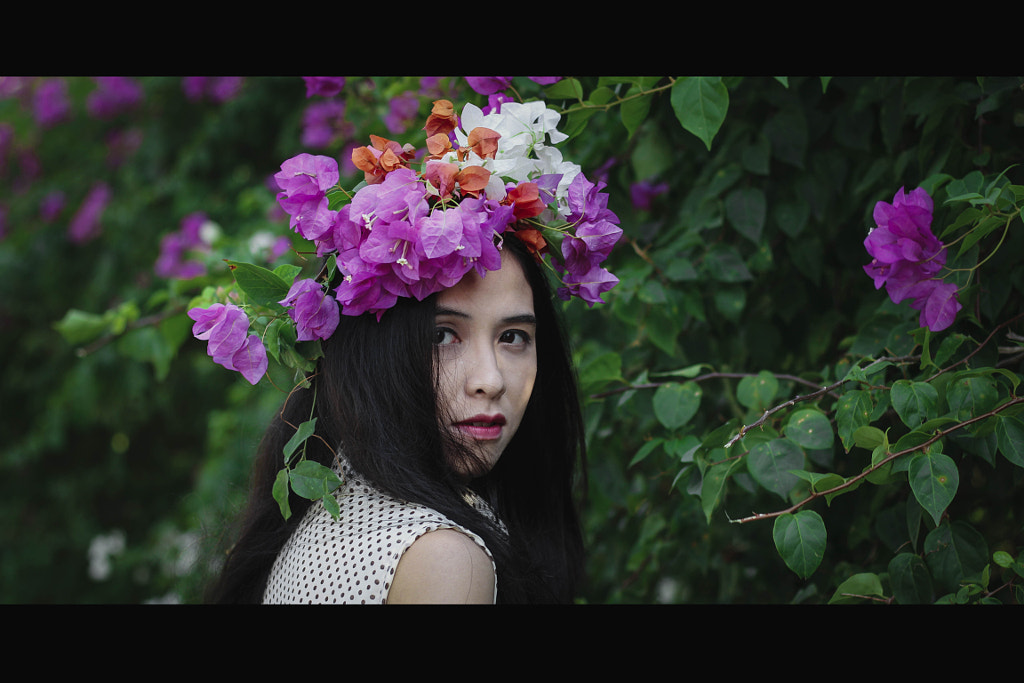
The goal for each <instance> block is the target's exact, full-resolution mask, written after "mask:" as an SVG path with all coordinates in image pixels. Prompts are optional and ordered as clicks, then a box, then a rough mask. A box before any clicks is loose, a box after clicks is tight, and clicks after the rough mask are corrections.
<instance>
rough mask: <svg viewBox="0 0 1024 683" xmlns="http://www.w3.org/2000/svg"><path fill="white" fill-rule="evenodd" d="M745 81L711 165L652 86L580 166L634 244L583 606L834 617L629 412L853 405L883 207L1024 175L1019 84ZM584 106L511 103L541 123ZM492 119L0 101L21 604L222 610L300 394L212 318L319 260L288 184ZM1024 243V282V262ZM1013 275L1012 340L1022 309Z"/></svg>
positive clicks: (197, 97) (21, 93) (599, 412)
mask: <svg viewBox="0 0 1024 683" xmlns="http://www.w3.org/2000/svg"><path fill="white" fill-rule="evenodd" d="M725 80H726V82H727V84H728V91H729V113H728V116H727V117H726V118H725V123H724V124H723V125H722V128H721V130H720V131H719V132H718V135H717V137H715V140H714V144H713V145H710V148H709V145H707V144H705V142H704V141H703V140H702V139H700V138H699V137H698V136H697V135H696V134H694V133H692V132H690V131H687V130H684V129H683V128H682V127H681V126H680V125H679V120H678V113H677V111H676V109H675V108H674V107H673V106H672V102H671V101H670V95H669V91H668V90H667V89H659V88H660V86H663V85H664V83H665V81H663V80H659V79H658V78H651V79H649V80H648V82H646V83H644V84H640V85H637V86H636V87H640V88H646V90H643V91H642V92H644V93H645V96H644V97H642V98H638V100H637V102H642V105H640V106H641V107H642V110H640V111H637V110H635V108H634V109H631V110H627V109H626V108H625V107H618V108H611V109H608V110H603V109H599V108H595V109H594V111H593V112H592V114H593V115H592V116H591V117H590V118H589V119H588V120H587V121H586V130H585V132H584V133H583V134H581V135H579V136H578V137H574V138H572V139H571V140H570V141H569V142H568V143H566V145H565V148H566V157H567V158H568V159H571V160H573V161H576V162H577V163H579V164H580V165H581V166H582V167H583V169H584V171H585V172H586V174H587V176H588V177H589V178H592V179H598V178H599V179H603V180H604V181H605V182H607V183H608V186H609V191H610V193H611V197H612V198H611V200H610V208H611V209H612V210H613V211H615V212H616V213H617V214H618V215H619V217H620V221H621V225H622V227H623V228H624V230H625V232H626V236H625V238H624V240H623V243H622V244H620V246H619V247H618V249H617V253H616V254H615V255H614V256H613V259H612V261H611V268H612V270H613V272H615V273H616V274H617V275H618V276H619V277H620V279H621V281H622V282H621V284H620V286H619V287H618V288H616V289H615V290H613V291H612V292H611V293H610V294H609V295H608V296H607V297H606V300H607V301H608V302H609V303H608V304H606V305H603V306H597V307H595V308H593V309H587V308H585V307H582V306H580V305H579V304H576V305H574V306H570V307H567V308H566V316H567V317H568V318H569V322H570V325H569V327H570V330H571V332H572V335H573V337H574V344H575V348H576V351H577V358H578V360H579V363H580V368H581V380H582V382H583V384H584V390H585V393H586V395H587V396H593V397H594V398H593V399H591V400H588V406H587V415H588V429H589V431H588V434H589V436H590V443H591V446H590V449H591V454H590V457H591V466H592V474H591V480H590V495H589V497H588V502H587V507H586V513H585V516H586V523H587V533H588V538H589V540H590V547H591V561H590V573H591V581H590V584H589V585H588V587H587V594H586V595H584V596H582V598H581V599H582V600H583V601H585V602H591V603H609V602H637V603H639V602H645V603H646V602H786V601H790V600H793V599H794V596H797V595H798V594H800V593H801V592H803V594H804V595H813V594H814V593H815V589H814V587H813V585H812V584H813V582H804V581H798V580H797V579H796V577H795V576H794V575H793V574H792V573H791V572H789V571H788V570H787V569H786V567H785V566H784V565H783V564H782V562H781V561H780V560H779V558H778V556H777V554H776V553H775V549H774V548H773V547H772V544H771V540H770V530H769V529H768V528H765V527H757V526H756V525H747V526H737V525H730V524H729V523H728V521H727V520H725V519H716V520H715V521H713V522H712V523H711V524H709V523H708V522H707V521H706V520H705V512H704V511H703V509H702V508H701V506H700V502H699V500H698V499H697V498H696V497H694V496H689V495H686V492H685V491H680V490H679V489H678V488H677V487H676V485H675V484H676V482H675V481H674V477H675V474H676V470H675V469H674V465H673V463H677V462H678V454H673V452H672V450H671V449H670V448H668V447H667V446H666V448H665V449H664V450H659V452H658V455H657V456H652V457H650V458H648V459H645V460H644V461H643V462H642V463H640V464H639V465H631V462H632V461H633V458H634V456H635V455H636V453H637V452H638V450H639V449H640V448H641V447H642V446H643V445H644V443H645V434H648V433H649V432H650V430H651V426H652V424H657V421H656V420H655V418H654V408H653V407H652V404H651V395H650V392H647V393H645V392H644V391H643V390H639V391H633V392H626V391H623V390H624V389H625V382H626V381H629V382H633V383H635V384H637V385H643V384H644V382H645V381H647V380H648V379H649V378H650V377H651V376H653V375H654V374H656V373H658V372H663V373H664V372H672V371H675V370H678V369H680V368H686V367H689V366H692V365H694V364H707V367H708V368H712V367H713V368H715V369H716V370H718V371H721V372H722V373H727V372H735V373H756V372H758V371H760V370H764V369H768V370H771V371H773V372H777V373H790V374H792V375H793V376H797V375H799V374H800V373H806V375H805V376H806V377H808V378H809V379H815V376H816V375H826V376H827V375H830V374H831V371H829V370H823V368H829V367H831V366H833V365H834V364H836V363H840V362H841V361H842V359H843V357H844V354H845V353H847V352H848V351H849V349H850V346H851V340H853V339H858V338H859V339H860V341H861V343H862V344H863V343H865V339H864V337H863V336H861V337H858V334H861V335H863V333H864V332H865V330H866V329H867V325H868V321H869V320H871V319H872V318H871V316H870V313H871V312H873V311H874V309H875V308H876V307H877V306H878V304H879V303H880V302H881V301H882V299H884V296H883V295H882V294H880V293H878V292H876V291H875V290H874V288H873V286H872V284H871V282H870V279H869V278H867V277H866V276H865V275H864V273H863V271H862V270H861V266H862V265H863V263H865V262H866V261H867V260H868V259H867V257H866V255H865V253H864V252H863V247H862V246H861V242H862V240H863V238H864V235H865V234H866V230H867V227H868V226H869V225H870V224H871V209H872V207H873V205H874V202H875V201H878V200H883V199H884V200H891V198H892V195H893V194H894V193H895V191H896V190H897V189H899V187H901V186H904V185H905V186H906V187H907V189H908V191H909V190H910V189H911V188H913V187H914V186H915V185H916V183H918V182H920V181H922V180H923V179H925V178H928V177H929V176H931V175H933V174H935V173H937V172H947V173H951V174H959V175H963V174H966V173H968V172H970V171H972V170H976V169H981V170H984V171H985V172H986V173H989V172H993V171H995V172H998V171H999V170H1002V169H1003V168H1006V167H1007V166H1009V165H1011V164H1013V163H1017V162H1019V161H1020V160H1021V158H1022V157H1021V150H1022V148H1024V144H1022V125H1024V108H1022V97H1021V91H1020V79H1002V80H998V79H997V80H995V81H988V82H986V83H979V81H978V80H976V79H970V78H965V79H954V78H950V79H938V78H935V79H922V80H915V79H903V78H858V79H853V78H846V79H831V80H829V81H827V82H823V80H822V79H818V78H801V79H771V78H754V79H739V78H737V79H725ZM558 81H559V79H557V78H553V79H530V78H520V77H516V78H515V80H514V81H511V82H512V84H513V85H514V87H515V89H516V91H517V92H518V93H519V94H520V95H521V96H523V97H525V98H531V97H539V96H543V94H544V92H545V88H548V87H553V86H552V83H557V82H558ZM580 81H581V82H582V83H583V86H584V91H585V92H587V93H592V92H593V93H596V92H597V90H598V89H599V88H600V87H602V85H603V83H602V82H601V81H600V80H599V79H598V78H597V77H593V78H589V79H580ZM609 83H610V84H609V85H607V87H605V89H606V90H608V91H609V92H614V93H615V94H616V96H619V95H624V94H626V92H627V89H628V88H632V87H634V85H633V84H629V83H626V84H625V85H624V84H623V83H625V81H622V80H617V79H612V80H611V81H609ZM505 91H506V92H507V90H505ZM629 92H633V91H632V90H630V91H629ZM493 94H494V93H493V92H492V93H488V92H487V90H486V88H485V87H484V86H483V85H482V84H481V83H479V82H477V83H475V84H473V85H470V84H469V83H467V82H466V80H465V79H463V78H454V77H453V78H437V77H431V78H420V77H387V78H351V77H349V78H344V79H338V80H330V79H327V80H325V81H324V82H323V83H319V84H315V83H313V82H312V81H311V80H305V79H303V78H302V77H272V78H271V77H251V76H250V77H244V78H241V77H238V78H234V77H145V78H142V77H135V78H125V77H109V78H89V77H74V78H71V77H68V78H62V77H54V76H49V77H0V401H2V406H3V408H2V417H0V473H2V476H0V479H2V483H0V487H2V488H0V519H2V520H3V521H2V522H0V602H2V603H7V604H11V603H35V604H59V603H192V602H199V601H201V599H202V589H203V586H204V585H205V583H206V582H207V581H208V579H209V577H210V576H211V574H212V573H213V572H215V571H216V569H217V567H218V566H219V562H220V558H221V557H222V556H223V552H224V550H225V548H226V546H227V544H228V543H230V537H229V536H228V535H227V534H228V532H229V527H228V525H227V523H228V521H229V520H230V519H232V517H233V515H234V514H235V513H236V511H237V510H238V508H239V507H240V506H241V504H242V502H243V501H244V498H245V495H246V485H247V476H248V468H249V464H250V462H251V458H252V454H253V452H254V450H255V447H256V444H257V442H258V440H259V438H260V436H261V434H262V430H263V428H264V426H265V425H266V424H267V423H268V421H269V419H270V416H271V415H272V414H273V412H274V411H275V410H276V409H277V408H278V406H279V404H280V403H281V401H282V399H283V394H282V393H281V391H280V390H279V389H278V388H277V387H275V386H273V385H272V384H271V383H269V382H267V381H264V382H261V383H260V385H259V386H257V387H255V388H253V387H250V386H249V385H248V383H246V382H245V381H244V380H243V379H242V378H241V377H239V376H238V375H237V374H236V373H232V372H229V371H226V370H224V369H223V368H221V367H220V366H217V365H215V364H213V363H212V362H210V360H209V358H208V357H207V355H206V349H205V344H204V343H202V342H198V341H196V340H194V339H193V338H192V336H191V321H190V320H189V319H188V318H187V317H186V316H185V315H184V311H185V310H186V306H187V304H188V300H189V298H190V297H191V296H194V295H196V294H197V293H198V292H199V291H201V290H202V288H203V287H206V286H216V285H217V283H220V282H225V281H226V280H225V277H226V271H225V268H224V264H223V259H224V258H228V257H230V258H237V259H239V260H245V258H246V257H247V256H250V257H251V258H253V259H254V260H260V261H263V262H266V263H276V262H280V261H281V260H282V259H284V260H287V259H289V258H293V256H294V255H293V254H292V252H289V251H288V249H289V247H291V246H294V244H295V243H294V240H295V235H294V234H290V233H289V231H288V226H287V219H286V218H285V217H283V214H282V213H281V212H280V211H279V209H278V207H277V206H276V202H275V198H274V197H275V192H276V188H275V187H274V186H273V183H272V180H271V179H270V177H271V176H272V175H273V174H274V173H275V172H276V171H278V170H279V168H280V164H281V163H282V162H283V161H284V160H286V159H288V158H290V157H292V156H295V155H296V154H298V153H300V152H311V153H317V154H328V155H333V156H335V157H336V158H338V159H339V160H341V162H342V164H343V171H344V172H347V173H348V180H349V181H351V182H350V183H349V184H352V183H354V182H355V181H357V180H358V179H359V175H358V174H356V173H354V172H353V169H352V168H351V166H350V165H348V166H347V167H346V166H345V162H346V160H347V159H348V150H350V149H351V147H353V146H357V145H364V144H367V142H368V139H369V135H370V134H371V133H372V134H376V135H380V136H383V137H388V138H391V139H396V140H399V141H401V142H406V141H411V142H412V143H413V144H416V145H418V146H421V145H422V130H421V128H422V122H423V121H424V119H425V117H426V115H427V114H428V113H429V111H430V103H431V101H432V100H434V99H438V98H441V97H444V98H448V99H451V100H452V101H454V102H456V105H457V109H459V108H460V105H459V103H460V102H463V101H474V102H477V103H478V104H481V105H485V104H487V102H488V98H489V96H491V95H493ZM609 98H610V96H609ZM606 101H607V100H606ZM571 105H572V102H571V101H568V102H562V103H560V106H571ZM553 106H554V105H553ZM982 118H983V120H984V126H982V125H981V124H980V123H979V120H980V119H982ZM1018 171H1019V169H1018V170H1015V171H1013V174H1016V177H1018V178H1019V173H1018ZM1018 182H1019V181H1018ZM1019 233H1020V231H1019V230H1017V231H1016V233H1015V234H1014V235H1011V236H1010V238H1009V242H1007V246H1006V247H1005V249H1003V250H1002V251H1001V252H1000V253H1001V254H1002V256H1001V257H1000V258H1004V259H1005V258H1011V257H1008V256H1007V254H1011V255H1013V254H1019V253H1021V252H1020V251H1019V248H1020V247H1021V239H1020V234H1019ZM282 240H284V241H283V242H282ZM1015 250H1016V251H1015ZM1012 258H1017V257H1015V256H1014V257H1012ZM1011 266H1012V267H1011ZM1006 268H1007V272H1012V273H1014V274H1013V275H1011V276H1008V277H1007V278H1006V282H1005V296H1003V298H1002V299H1000V301H999V302H997V303H998V305H996V304H993V307H994V308H995V310H994V311H993V314H996V313H998V312H1000V311H1002V310H1007V309H1009V308H1012V307H1014V306H1016V305H1018V304H1019V302H1020V296H1021V291H1022V290H1024V281H1022V279H1021V276H1020V273H1019V268H1016V267H1015V266H1014V265H1013V264H1012V263H1011V264H1010V265H1008V266H1006ZM228 277H229V276H228ZM906 319H907V318H906V316H903V318H901V319H900V323H901V324H902V322H904V321H905V320H906ZM815 381H817V380H816V379H815ZM798 388H799V385H797V384H793V383H789V384H785V385H784V386H783V387H781V388H780V389H779V393H778V394H776V396H778V397H780V398H781V399H784V398H786V397H788V396H789V395H792V393H793V392H794V391H795V390H796V389H798ZM610 390H613V391H615V392H616V393H614V394H611V395H603V394H602V392H608V391H610ZM734 390H735V382H732V381H731V380H729V379H728V378H726V377H722V378H720V379H718V380H716V381H715V382H714V383H712V382H709V383H707V384H706V385H705V388H704V398H703V403H702V404H701V412H702V415H704V418H703V419H704V420H705V422H704V424H711V423H713V422H715V421H716V420H718V419H719V416H721V415H724V414H735V413H739V414H742V413H743V411H744V409H745V408H744V407H741V406H738V404H737V403H736V401H735V393H734ZM786 391H789V392H790V393H789V394H788V395H787V394H786ZM674 447H677V448H680V449H682V448H683V446H682V445H680V444H676V445H675V446H674ZM1016 490H1017V491H1019V488H1017V489H1016ZM739 494H742V495H747V494H749V495H750V497H751V500H752V501H754V502H751V503H750V505H755V504H757V501H761V502H763V498H759V497H758V496H764V495H765V494H764V493H763V492H761V493H757V492H755V491H753V490H751V491H748V492H743V491H740V492H739ZM1006 495H1010V494H1006ZM744 500H746V499H744ZM1000 500H1001V499H1000ZM777 502H778V501H773V502H772V503H770V504H771V505H776V504H777ZM997 504H998V505H1004V502H998V503H996V502H994V503H992V505H997ZM746 505H747V503H746V502H744V506H746ZM1005 505H1006V506H1009V507H1008V508H1007V509H1010V508H1013V506H1012V505H1010V504H1009V503H1006V504H1005ZM838 508H839V509H838V510H837V511H836V512H835V514H836V515H839V516H840V518H842V515H846V516H847V517H848V518H849V519H850V520H851V521H850V523H849V524H846V525H844V524H842V523H840V525H839V527H840V528H843V527H844V526H845V527H849V528H852V529H854V530H853V531H852V532H850V533H846V532H845V531H844V532H842V533H840V534H838V537H837V539H836V541H835V543H836V544H837V547H836V548H835V549H834V550H833V551H830V552H831V555H830V559H829V561H828V563H827V567H826V570H823V576H822V578H821V579H820V580H821V581H822V585H823V586H824V585H825V584H827V583H828V582H829V581H830V580H831V577H832V576H833V575H835V573H841V572H842V570H843V567H844V563H849V562H850V561H852V559H851V558H854V557H856V558H860V559H858V560H857V561H861V559H862V558H863V557H865V556H866V555H869V554H870V550H869V549H868V548H870V547H877V544H878V543H879V542H878V541H877V540H875V541H871V540H866V539H868V537H869V536H870V534H869V533H867V528H868V527H871V526H872V524H874V522H873V521H864V520H867V519H868V518H866V517H864V516H863V511H862V510H856V509H853V508H851V509H848V510H843V509H842V505H840V506H838ZM1013 509H1015V508H1013ZM747 512H748V509H743V510H741V511H740V514H746V513H747ZM1011 516H1012V515H1011ZM1014 519H1015V520H1016V521H1015V522H1014V524H1016V527H1015V528H1017V529H1019V519H1020V518H1019V516H1018V517H1016V518H1014ZM857 520H860V521H863V523H864V525H865V528H856V527H857ZM872 543H874V544H876V545H871V544H872ZM865 544H867V545H865ZM817 591H818V592H820V593H824V592H826V589H825V588H824V587H819V588H818V589H817Z"/></svg>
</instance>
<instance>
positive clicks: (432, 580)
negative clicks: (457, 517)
mask: <svg viewBox="0 0 1024 683" xmlns="http://www.w3.org/2000/svg"><path fill="white" fill-rule="evenodd" d="M492 602H494V566H493V564H492V563H491V558H490V556H488V554H487V552H486V551H485V550H484V549H483V548H482V547H480V545H478V544H477V543H476V542H475V541H474V540H473V539H471V538H470V537H469V536H467V535H466V534H464V533H462V532H460V531H457V530H455V529H437V530H436V531H431V532H428V533H426V534H423V535H422V536H420V537H419V538H417V539H416V540H415V541H414V542H413V543H412V545H410V546H409V548H408V549H407V550H406V551H405V553H403V554H402V558H401V559H400V560H399V562H398V566H397V567H396V568H395V578H394V580H393V581H392V582H391V589H390V590H389V591H388V603H391V604H400V603H421V604H470V603H492Z"/></svg>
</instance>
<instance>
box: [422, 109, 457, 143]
mask: <svg viewBox="0 0 1024 683" xmlns="http://www.w3.org/2000/svg"><path fill="white" fill-rule="evenodd" d="M457 125H459V118H458V117H457V116H456V115H455V105H453V104H452V103H451V102H450V101H449V100H434V106H433V108H432V109H431V110H430V116H428V117H427V124H426V125H425V126H423V130H425V131H427V137H431V136H433V135H437V134H438V133H440V134H442V135H448V134H449V133H451V132H452V131H453V130H455V127H456V126H457Z"/></svg>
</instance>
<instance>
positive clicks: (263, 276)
mask: <svg viewBox="0 0 1024 683" xmlns="http://www.w3.org/2000/svg"><path fill="white" fill-rule="evenodd" d="M227 263H228V266H230V267H231V273H232V275H234V277H235V282H237V283H238V287H239V289H241V290H242V292H244V293H245V295H246V297H248V299H249V301H251V302H252V303H254V304H257V305H259V306H266V307H267V308H271V309H274V310H283V306H281V305H280V304H279V303H277V302H278V301H280V300H281V299H283V298H285V297H286V296H288V287H289V285H288V283H287V282H285V281H284V280H282V279H281V276H280V275H278V274H277V273H275V272H274V271H272V270H267V269H266V268H263V267H261V266H257V265H253V264H251V263H241V262H239V261H228V262H227Z"/></svg>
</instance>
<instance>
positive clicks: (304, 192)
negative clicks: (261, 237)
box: [274, 153, 341, 240]
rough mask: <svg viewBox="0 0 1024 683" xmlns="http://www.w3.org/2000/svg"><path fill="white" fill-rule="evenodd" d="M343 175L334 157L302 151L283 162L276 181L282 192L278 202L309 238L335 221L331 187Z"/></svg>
mask: <svg viewBox="0 0 1024 683" xmlns="http://www.w3.org/2000/svg"><path fill="white" fill-rule="evenodd" d="M340 177H341V174H340V172H339V171H338V162H337V161H335V160H334V159H333V158H331V157H327V156H321V155H316V156H314V155H312V154H305V153H303V154H299V155H298V156H295V157H292V158H291V159H288V160H287V161H285V162H284V163H283V164H281V170H280V171H278V172H277V173H275V174H274V180H275V181H277V186H278V187H279V188H281V192H280V193H278V195H277V202H278V204H279V205H280V206H281V208H282V209H284V210H285V212H286V213H287V214H288V215H289V216H291V220H290V226H291V228H292V230H294V231H295V232H297V233H299V234H300V235H302V236H303V237H305V238H306V239H308V240H317V239H319V238H320V237H321V236H323V235H324V234H325V233H326V232H327V231H328V230H330V229H331V227H332V225H333V224H334V220H335V218H336V216H337V212H336V211H331V210H330V208H329V201H328V199H327V190H329V189H330V188H332V187H334V185H336V184H337V182H338V179H339V178H340Z"/></svg>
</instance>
